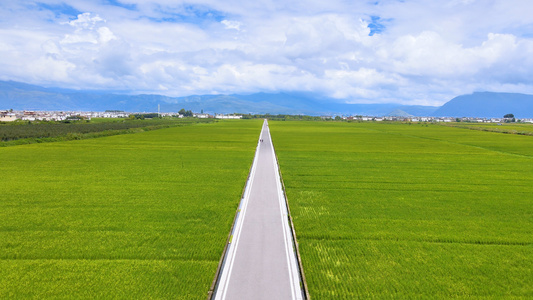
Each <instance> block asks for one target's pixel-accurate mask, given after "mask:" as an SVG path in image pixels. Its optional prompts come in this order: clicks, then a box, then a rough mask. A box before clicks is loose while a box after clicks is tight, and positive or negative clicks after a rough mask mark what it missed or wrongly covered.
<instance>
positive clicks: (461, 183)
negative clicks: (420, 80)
mask: <svg viewBox="0 0 533 300" xmlns="http://www.w3.org/2000/svg"><path fill="white" fill-rule="evenodd" d="M270 128H271V134H272V136H273V141H274V145H275V147H276V151H277V155H278V157H279V162H280V167H281V171H282V173H283V179H284V182H285V186H286V189H287V196H288V199H289V203H290V206H291V213H292V216H293V219H294V224H295V229H296V234H297V237H298V242H299V245H300V251H301V255H302V260H303V267H304V271H305V274H306V277H307V280H308V284H309V289H310V293H311V297H312V298H313V299H354V298H361V299H366V298H421V299H426V298H437V299H447V298H504V297H505V298H531V297H533V198H532V196H531V195H533V185H532V184H531V182H533V168H532V165H533V164H532V163H533V138H532V137H530V136H523V135H510V134H499V133H494V132H484V131H475V130H463V129H460V128H451V127H446V126H440V125H435V124H429V126H428V125H427V124H411V125H409V124H400V123H346V122H275V121H272V122H270Z"/></svg>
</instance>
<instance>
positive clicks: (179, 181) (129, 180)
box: [0, 120, 261, 299]
mask: <svg viewBox="0 0 533 300" xmlns="http://www.w3.org/2000/svg"><path fill="white" fill-rule="evenodd" d="M260 128H261V121H258V120H250V121H248V120H238V121H221V122H217V123H211V124H195V125H192V126H185V127H173V128H166V129H160V130H156V131H149V132H142V133H136V134H129V135H117V136H111V137H103V138H98V139H89V140H80V141H70V142H56V143H46V144H32V145H21V146H12V147H5V148H0V157H1V159H2V164H1V165H0V170H1V172H2V180H1V181H0V191H2V195H1V196H0V197H1V198H0V199H1V200H0V298H1V299H13V298H35V299H43V298H61V299H94V298H121V299H205V297H206V296H207V292H208V290H209V286H210V283H211V280H212V278H213V276H214V274H215V270H216V268H217V264H218V261H219V258H220V256H221V254H222V249H223V248H224V244H225V242H226V238H227V233H228V232H229V230H230V228H231V224H232V221H233V214H234V212H235V210H236V209H237V206H238V202H239V198H240V195H241V192H242V188H243V182H245V180H246V178H247V175H248V170H249V167H250V165H251V163H252V160H253V155H254V148H255V145H256V141H257V132H258V130H259V129H260Z"/></svg>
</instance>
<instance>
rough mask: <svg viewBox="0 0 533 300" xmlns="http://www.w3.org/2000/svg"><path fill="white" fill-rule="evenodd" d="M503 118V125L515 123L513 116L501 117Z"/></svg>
mask: <svg viewBox="0 0 533 300" xmlns="http://www.w3.org/2000/svg"><path fill="white" fill-rule="evenodd" d="M503 118H504V119H505V123H513V122H516V119H515V118H514V115H513V114H506V115H505V116H503Z"/></svg>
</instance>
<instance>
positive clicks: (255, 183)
mask: <svg viewBox="0 0 533 300" xmlns="http://www.w3.org/2000/svg"><path fill="white" fill-rule="evenodd" d="M239 209H240V211H239V213H238V215H237V218H236V220H235V225H234V228H233V232H232V237H231V239H230V241H231V242H230V244H229V246H228V249H227V253H226V257H225V259H224V264H223V266H222V271H221V274H220V277H219V281H218V284H217V287H216V289H215V299H269V300H270V299H279V300H281V299H303V293H302V289H301V287H300V275H299V272H298V265H297V259H296V255H295V252H294V248H293V242H292V232H291V229H290V225H289V222H288V218H287V207H286V203H285V198H284V196H283V191H282V188H281V181H280V177H279V172H278V165H277V161H276V158H275V154H274V147H273V146H272V142H271V139H270V131H269V128H268V123H267V121H266V120H265V122H264V123H263V128H262V131H261V136H260V141H259V143H258V148H257V150H256V156H255V159H254V163H253V166H252V168H251V171H250V177H249V180H248V182H247V185H246V189H245V192H244V197H243V199H242V200H241V204H240V206H239Z"/></svg>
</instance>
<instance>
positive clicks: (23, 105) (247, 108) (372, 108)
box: [0, 81, 533, 118]
mask: <svg viewBox="0 0 533 300" xmlns="http://www.w3.org/2000/svg"><path fill="white" fill-rule="evenodd" d="M158 105H159V106H160V111H161V112H177V111H179V110H180V109H182V108H185V109H186V110H192V111H194V112H200V111H204V112H206V113H224V114H227V113H252V114H265V113H269V114H293V115H295V114H305V115H315V116H317V115H368V116H400V117H408V116H443V117H444V116H447V117H486V118H490V117H502V116H503V115H504V114H507V113H513V114H515V116H516V117H518V118H533V95H525V94H512V93H491V92H480V93H473V94H471V95H462V96H458V97H456V98H454V99H452V100H450V101H449V102H447V103H445V104H444V105H443V106H441V107H436V106H421V105H401V104H394V103H388V104H348V103H342V102H339V100H336V99H329V98H323V97H318V96H316V95H315V94H310V93H300V92H291V93H276V94H271V93H255V94H248V95H239V94H232V95H193V96H186V97H167V96H162V95H146V94H143V95H127V94H116V93H110V92H102V91H96V92H95V91H78V90H69V89H59V88H45V87H40V86H36V85H31V84H26V83H21V82H15V81H0V110H2V109H14V110H49V111H53V110H55V111H105V110H122V111H127V112H155V111H157V109H158Z"/></svg>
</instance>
